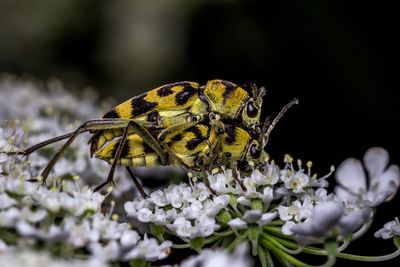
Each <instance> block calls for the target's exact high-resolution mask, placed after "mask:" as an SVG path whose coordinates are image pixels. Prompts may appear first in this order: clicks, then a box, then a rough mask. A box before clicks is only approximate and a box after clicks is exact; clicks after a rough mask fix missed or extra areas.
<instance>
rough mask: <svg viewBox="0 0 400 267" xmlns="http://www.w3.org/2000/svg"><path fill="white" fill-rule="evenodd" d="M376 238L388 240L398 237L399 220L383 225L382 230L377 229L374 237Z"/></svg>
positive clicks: (399, 234) (399, 233)
mask: <svg viewBox="0 0 400 267" xmlns="http://www.w3.org/2000/svg"><path fill="white" fill-rule="evenodd" d="M374 236H375V237H376V238H383V239H389V238H393V237H394V236H400V221H399V218H396V219H394V220H393V221H390V222H387V223H385V225H384V226H383V228H382V229H379V230H378V231H377V232H376V233H375V235H374Z"/></svg>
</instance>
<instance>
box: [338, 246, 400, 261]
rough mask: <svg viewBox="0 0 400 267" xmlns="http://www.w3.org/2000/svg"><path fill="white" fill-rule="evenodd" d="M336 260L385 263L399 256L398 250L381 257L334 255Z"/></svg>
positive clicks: (399, 250) (399, 251)
mask: <svg viewBox="0 0 400 267" xmlns="http://www.w3.org/2000/svg"><path fill="white" fill-rule="evenodd" d="M336 256H337V257H338V258H342V259H348V260H356V261H368V262H376V261H387V260H391V259H394V258H396V257H398V256H400V249H398V250H396V251H394V252H392V253H390V254H386V255H383V256H360V255H352V254H347V253H338V254H336Z"/></svg>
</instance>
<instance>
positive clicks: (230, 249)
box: [226, 235, 246, 251]
mask: <svg viewBox="0 0 400 267" xmlns="http://www.w3.org/2000/svg"><path fill="white" fill-rule="evenodd" d="M245 238H246V235H240V236H237V237H236V238H235V240H233V242H232V243H231V244H230V245H229V246H227V247H226V249H227V250H228V251H233V249H234V248H235V247H236V246H237V245H238V244H239V243H240V242H241V241H242V240H243V239H245Z"/></svg>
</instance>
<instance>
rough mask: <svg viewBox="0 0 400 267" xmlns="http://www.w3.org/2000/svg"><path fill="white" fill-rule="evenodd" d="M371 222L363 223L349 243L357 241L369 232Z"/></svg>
mask: <svg viewBox="0 0 400 267" xmlns="http://www.w3.org/2000/svg"><path fill="white" fill-rule="evenodd" d="M373 221H374V220H373V219H369V220H368V221H367V223H365V224H364V225H363V226H362V227H361V228H360V229H359V230H358V231H357V232H355V233H354V234H353V235H352V237H351V241H354V240H357V239H359V238H360V237H361V236H363V235H364V234H365V233H366V232H367V231H368V230H369V228H370V227H371V225H372V222H373Z"/></svg>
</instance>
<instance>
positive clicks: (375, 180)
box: [335, 147, 400, 207]
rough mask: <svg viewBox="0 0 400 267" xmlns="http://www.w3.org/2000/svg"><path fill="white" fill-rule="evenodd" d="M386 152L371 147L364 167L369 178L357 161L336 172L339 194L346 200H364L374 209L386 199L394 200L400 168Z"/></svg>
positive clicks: (336, 189) (350, 161) (399, 177)
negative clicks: (390, 163)
mask: <svg viewBox="0 0 400 267" xmlns="http://www.w3.org/2000/svg"><path fill="white" fill-rule="evenodd" d="M388 161H389V156H388V153H387V151H386V150H385V149H383V148H379V147H374V148H370V149H369V150H368V151H367V152H366V153H365V155H364V165H365V168H366V169H367V172H368V178H369V182H368V187H367V178H366V175H365V172H364V170H363V166H362V164H361V162H360V161H359V160H357V159H353V158H351V159H347V160H345V161H344V162H343V163H342V164H341V165H340V166H339V168H338V169H337V172H336V181H337V182H338V184H339V185H340V186H336V187H335V193H336V195H337V196H338V197H339V198H340V199H341V200H343V201H357V200H364V201H366V202H367V203H368V204H369V205H370V206H372V207H375V206H377V205H379V204H381V203H382V202H384V201H385V200H389V199H391V198H393V196H394V195H395V194H396V192H397V188H398V186H399V185H400V172H399V167H398V166H397V165H390V166H389V167H388V168H387V169H386V166H387V163H388Z"/></svg>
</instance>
